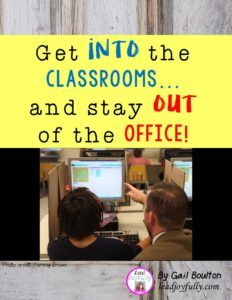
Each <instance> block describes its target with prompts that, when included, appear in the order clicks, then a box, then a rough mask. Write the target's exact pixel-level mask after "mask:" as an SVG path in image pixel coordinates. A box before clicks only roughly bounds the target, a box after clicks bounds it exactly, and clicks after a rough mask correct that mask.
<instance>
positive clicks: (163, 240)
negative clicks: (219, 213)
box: [125, 182, 192, 260]
mask: <svg viewBox="0 0 232 300" xmlns="http://www.w3.org/2000/svg"><path fill="white" fill-rule="evenodd" d="M125 185H126V187H127V188H128V189H129V192H128V193H127V194H128V196H129V197H131V198H132V199H133V200H134V201H136V202H139V203H142V204H143V205H144V224H145V226H146V228H147V231H148V233H149V236H150V238H151V240H152V244H151V245H150V246H149V247H147V248H146V249H144V250H143V251H142V252H141V253H139V254H138V255H137V256H136V257H135V258H134V259H135V260H191V259H192V232H191V231H190V230H183V226H184V222H185V218H186V215H187V207H188V198H187V196H186V194H185V192H184V190H183V189H181V188H180V187H179V186H177V185H176V184H172V183H166V182H161V183H160V184H158V185H156V186H155V187H154V188H153V189H152V190H151V191H150V193H149V194H148V195H145V194H144V193H143V192H142V191H140V190H138V189H136V188H135V187H133V186H131V185H130V184H127V183H126V184H125Z"/></svg>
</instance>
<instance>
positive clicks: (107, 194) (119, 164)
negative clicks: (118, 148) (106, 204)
mask: <svg viewBox="0 0 232 300" xmlns="http://www.w3.org/2000/svg"><path fill="white" fill-rule="evenodd" d="M69 167H70V176H71V187H72V189H73V188H77V187H87V188H88V189H89V190H90V191H92V192H93V193H95V194H96V195H97V196H98V197H99V198H100V199H101V200H102V201H104V200H117V201H120V200H121V201H122V198H123V184H124V182H123V181H124V178H123V167H124V166H123V161H122V160H110V159H108V160H107V159H102V160H100V159H96V158H95V159H86V158H85V159H84V158H83V159H72V160H70V162H69Z"/></svg>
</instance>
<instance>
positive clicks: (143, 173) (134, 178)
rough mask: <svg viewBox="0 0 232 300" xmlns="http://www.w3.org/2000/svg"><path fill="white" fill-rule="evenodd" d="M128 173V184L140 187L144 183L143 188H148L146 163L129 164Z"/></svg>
mask: <svg viewBox="0 0 232 300" xmlns="http://www.w3.org/2000/svg"><path fill="white" fill-rule="evenodd" d="M128 173H129V174H128V179H129V183H130V184H132V185H134V186H137V187H140V188H141V186H142V185H144V186H145V190H147V189H148V180H147V167H146V165H131V166H129V172H128Z"/></svg>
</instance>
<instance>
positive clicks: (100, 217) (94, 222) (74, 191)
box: [40, 148, 193, 260]
mask: <svg viewBox="0 0 232 300" xmlns="http://www.w3.org/2000/svg"><path fill="white" fill-rule="evenodd" d="M192 172H193V170H192V149H189V148H187V149H186V148H185V149H182V148H179V149H177V148H175V149H157V148H156V149H140V148H135V149H118V148H115V149H110V148H91V149H86V148H79V149H74V148H71V149H68V148H63V149H61V148H53V149H47V148H44V149H41V150H40V255H41V259H50V260H131V259H134V260H168V259H172V260H181V259H191V258H192V232H191V230H192ZM96 203H97V205H96ZM109 238H111V239H110V242H109ZM166 239H167V241H166ZM99 241H101V242H102V244H99V245H97V242H99ZM117 241H120V243H122V244H118V245H117V244H113V243H117ZM161 241H163V243H161ZM105 242H106V244H105ZM108 243H109V244H108ZM110 243H111V244H110ZM159 243H161V245H159ZM172 243H173V244H172ZM155 244H156V248H157V247H158V246H159V248H160V249H161V251H160V252H159V251H158V250H157V249H152V247H153V248H154V247H155ZM166 244H167V245H168V246H166ZM125 245H126V246H125ZM91 247H92V248H93V249H92V250H91ZM64 248H67V249H68V250H67V252H66V250H65V251H64V252H63V249H64ZM95 248H96V249H95ZM170 249H172V250H170Z"/></svg>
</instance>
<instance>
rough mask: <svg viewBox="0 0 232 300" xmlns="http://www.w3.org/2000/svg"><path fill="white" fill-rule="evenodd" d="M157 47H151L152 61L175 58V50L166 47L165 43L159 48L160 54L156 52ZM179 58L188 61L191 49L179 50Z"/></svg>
mask: <svg viewBox="0 0 232 300" xmlns="http://www.w3.org/2000/svg"><path fill="white" fill-rule="evenodd" d="M156 51H157V49H156V48H154V47H153V46H151V47H150V48H149V52H150V59H151V60H152V61H156V60H157V59H158V58H159V59H160V60H162V61H165V60H175V58H174V56H173V50H172V49H170V48H166V46H165V45H160V49H159V50H158V54H156V53H157V52H156ZM178 54H179V59H180V60H182V61H186V60H188V59H189V51H188V50H187V49H181V50H180V51H179V52H178Z"/></svg>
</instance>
